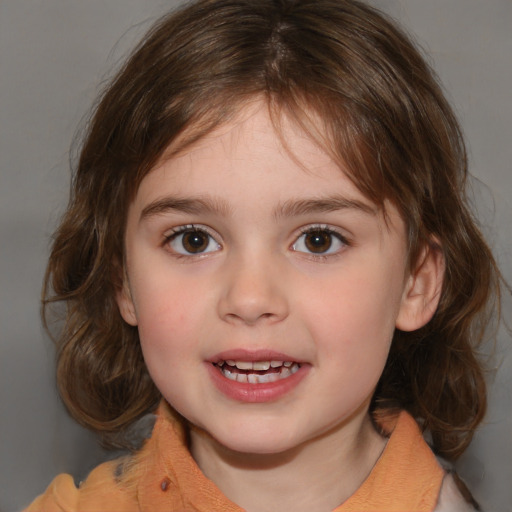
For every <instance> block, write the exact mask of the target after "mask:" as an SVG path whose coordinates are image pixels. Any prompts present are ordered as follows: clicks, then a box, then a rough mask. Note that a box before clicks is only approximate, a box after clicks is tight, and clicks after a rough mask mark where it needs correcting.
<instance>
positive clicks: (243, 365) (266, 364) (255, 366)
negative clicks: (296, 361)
mask: <svg viewBox="0 0 512 512" xmlns="http://www.w3.org/2000/svg"><path fill="white" fill-rule="evenodd" d="M223 363H226V364H227V365H229V366H236V367H237V368H238V369H239V370H263V371H265V370H268V369H269V368H270V367H272V368H279V367H280V366H285V367H286V368H289V367H290V366H291V365H292V364H293V363H292V361H233V360H231V359H228V360H227V361H219V362H218V363H217V364H218V365H219V366H222V364H223Z"/></svg>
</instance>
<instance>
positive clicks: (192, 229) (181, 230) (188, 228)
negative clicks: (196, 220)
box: [162, 224, 221, 258]
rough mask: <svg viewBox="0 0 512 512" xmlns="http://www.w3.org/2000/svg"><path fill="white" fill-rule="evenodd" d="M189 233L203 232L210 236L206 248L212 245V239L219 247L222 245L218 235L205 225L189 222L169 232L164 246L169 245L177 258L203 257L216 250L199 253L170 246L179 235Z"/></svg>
mask: <svg viewBox="0 0 512 512" xmlns="http://www.w3.org/2000/svg"><path fill="white" fill-rule="evenodd" d="M187 233H202V234H204V235H206V236H207V237H208V239H209V240H208V245H207V247H206V248H208V247H209V246H210V244H211V243H212V241H213V242H214V243H215V244H216V245H217V249H219V248H220V247H221V245H220V244H219V242H217V236H216V235H214V234H213V233H211V232H210V230H208V229H207V228H206V227H204V226H196V225H195V224H187V225H184V226H178V227H177V228H174V229H173V230H172V231H171V233H169V234H168V235H166V236H165V237H164V241H163V244H162V245H163V246H165V247H169V250H170V251H171V252H172V253H173V256H175V257H177V258H190V257H201V256H204V255H206V254H209V253H210V252H214V251H211V250H210V251H206V252H205V251H204V250H203V251H201V252H197V253H194V252H188V251H187V250H186V249H185V251H186V252H179V251H177V250H176V249H173V248H172V247H170V244H171V243H172V242H173V241H175V240H176V239H177V238H178V237H180V236H181V235H185V234H187Z"/></svg>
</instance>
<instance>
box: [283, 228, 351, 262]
mask: <svg viewBox="0 0 512 512" xmlns="http://www.w3.org/2000/svg"><path fill="white" fill-rule="evenodd" d="M315 233H318V234H322V235H328V236H329V237H330V243H329V247H328V248H327V250H326V251H324V252H319V253H315V252H312V251H309V252H307V251H297V252H301V253H304V254H306V255H307V256H308V257H309V258H313V259H319V260H324V261H325V260H327V259H328V258H333V257H336V256H338V255H339V254H340V252H341V251H343V249H344V247H350V246H351V243H350V241H349V240H348V239H347V238H346V237H345V236H343V235H342V234H341V233H340V232H338V231H337V230H335V229H333V228H331V227H330V226H326V225H322V224H319V225H313V226H307V227H304V228H302V229H301V230H300V235H299V236H298V237H297V238H296V240H295V242H294V243H293V244H292V246H291V247H292V249H293V250H297V249H295V247H296V246H297V245H298V244H299V242H300V239H301V238H302V237H304V236H306V235H312V234H315ZM333 239H335V240H337V241H338V242H339V243H340V244H341V245H342V247H339V248H338V249H337V250H335V251H333V252H327V251H329V250H331V247H332V243H333Z"/></svg>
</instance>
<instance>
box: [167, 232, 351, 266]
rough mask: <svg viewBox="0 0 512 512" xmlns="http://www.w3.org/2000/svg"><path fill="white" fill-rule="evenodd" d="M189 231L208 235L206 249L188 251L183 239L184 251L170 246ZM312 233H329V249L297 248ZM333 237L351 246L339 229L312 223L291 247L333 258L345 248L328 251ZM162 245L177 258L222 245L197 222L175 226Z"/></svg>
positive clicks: (197, 254)
mask: <svg viewBox="0 0 512 512" xmlns="http://www.w3.org/2000/svg"><path fill="white" fill-rule="evenodd" d="M187 233H202V234H204V235H206V237H208V238H207V242H206V243H207V245H206V247H205V248H204V249H202V248H201V247H200V248H199V249H201V250H200V251H198V252H192V251H188V250H187V249H186V248H184V247H183V241H182V244H181V245H182V247H183V248H184V252H180V251H178V250H176V249H175V248H172V247H170V244H171V243H172V242H173V241H175V240H176V239H177V238H178V237H180V236H182V235H185V234H187ZM312 234H319V235H327V236H328V237H329V240H328V243H329V246H328V247H327V249H326V250H325V251H324V252H318V253H316V252H314V251H313V250H298V249H297V246H299V245H300V244H301V239H302V238H303V237H305V236H307V235H312ZM333 239H335V240H337V241H338V242H339V244H341V245H342V246H343V247H349V246H350V245H351V244H350V242H349V240H347V238H346V237H345V236H343V235H342V234H341V233H339V232H338V231H336V230H334V229H332V228H331V227H329V226H326V225H320V224H319V225H310V226H307V227H304V228H301V230H300V234H299V236H298V237H297V238H295V241H294V242H293V244H292V245H291V246H290V248H291V249H292V250H293V251H296V252H299V253H302V254H305V255H307V256H308V257H309V258H312V259H317V260H326V259H327V258H332V257H336V256H338V255H339V253H340V252H341V251H342V250H343V247H339V248H337V249H336V250H335V251H333V252H328V251H330V250H331V248H332V243H333ZM212 242H213V243H215V244H216V247H215V248H214V250H208V251H207V250H206V249H208V248H209V247H210V245H211V244H212ZM162 245H163V246H165V247H168V250H169V251H170V252H172V253H173V256H175V257H177V258H190V257H201V256H205V255H207V254H209V253H210V252H216V251H217V250H219V249H220V248H221V245H220V244H219V242H217V235H216V234H215V235H214V234H213V233H212V232H211V231H210V230H209V229H207V228H206V227H204V226H197V225H195V224H187V225H184V226H178V227H176V228H174V229H173V230H172V231H171V233H170V234H168V235H166V236H165V237H164V241H163V244H162Z"/></svg>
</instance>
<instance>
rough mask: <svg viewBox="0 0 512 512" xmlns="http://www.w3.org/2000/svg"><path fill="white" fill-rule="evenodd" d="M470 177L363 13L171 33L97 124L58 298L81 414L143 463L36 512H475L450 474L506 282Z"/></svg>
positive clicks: (65, 488)
mask: <svg viewBox="0 0 512 512" xmlns="http://www.w3.org/2000/svg"><path fill="white" fill-rule="evenodd" d="M465 179H466V155H465V149H464V145H463V142H462V138H461V134H460V129H459V126H458V124H457V122H456V120H455V118H454V115H453V113H452V111H451V109H450V107H449V106H448V104H447V102H446V100H445V99H444V97H443V95H442V93H441V90H440V88H439V86H438V84H437V82H436V80H435V79H434V77H433V73H432V71H431V70H430V69H429V68H428V66H427V65H426V63H425V62H424V60H423V59H422V57H421V56H420V55H419V53H418V51H417V50H416V49H415V48H414V47H413V45H412V44H411V42H410V41H409V40H408V39H407V37H406V36H404V34H403V33H402V32H401V31H400V30H399V29H397V27H395V26H394V25H393V23H392V22H390V21H389V20H388V19H386V17H385V16H383V15H382V14H381V13H379V12H377V11H375V10H374V9H372V8H370V7H368V6H366V5H365V4H362V3H360V2H357V1H355V0H295V1H293V0H258V1H253V0H199V1H197V2H195V3H191V4H189V5H188V6H186V7H184V8H182V9H181V10H179V11H177V12H175V13H173V14H171V15H169V16H168V17H166V18H164V19H162V20H161V21H160V22H159V23H158V24H157V25H156V26H155V27H154V28H153V29H152V30H151V31H150V32H149V34H148V35H147V37H146V38H145V39H144V41H143V42H142V43H141V45H140V46H139V48H138V49H137V50H136V51H135V53H134V54H133V55H132V57H131V58H130V59H129V60H128V62H127V63H126V65H125V66H124V67H123V69H122V70H121V71H120V72H119V74H118V76H117V77H116V78H115V79H114V81H113V82H112V84H111V85H110V86H109V88H108V89H107V90H106V92H105V94H104V95H103V97H102V99H101V101H100V103H99V104H98V107H97V109H96V112H95V115H94V117H93V119H92V121H91V124H90V127H89V131H88V134H87V138H86V140H85V143H84V145H83V149H82V153H81V158H80V162H79V165H78V169H77V172H76V175H75V177H74V181H73V189H72V197H71V200H70V203H69V206H68V210H67V212H66V214H65V216H64V218H63V220H62V223H61V226H60V227H59V229H58V231H57V233H56V237H55V242H54V246H53V251H52V254H51V257H50V263H49V266H48V271H47V278H46V286H45V300H44V305H45V310H44V311H45V315H46V316H45V318H46V319H47V321H48V320H49V317H50V316H51V308H50V306H51V305H53V304H59V303H64V304H65V306H66V318H65V322H64V324H63V327H62V331H61V332H60V334H59V335H58V337H57V339H56V343H57V348H58V381H59V385H60V390H61V394H62V396H63V398H64V400H65V402H66V404H67V406H68V408H69V410H70V412H71V413H72V415H73V416H74V417H75V418H76V419H77V420H78V421H79V422H80V423H82V424H83V425H85V426H87V427H89V428H91V429H93V430H95V431H97V432H99V433H100V434H101V435H102V436H103V439H104V441H105V442H106V443H107V444H110V445H111V446H116V447H124V448H128V449H131V451H130V453H129V455H126V456H124V457H121V458H118V459H116V460H114V461H110V462H107V463H104V464H102V465H100V466H99V467H97V468H96V469H95V470H93V471H92V473H91V474H90V475H89V476H88V478H87V479H86V480H85V481H84V482H82V483H81V484H80V485H79V486H78V487H76V486H75V484H74V483H73V480H72V478H71V477H70V476H69V475H60V476H58V477H57V478H56V479H55V480H54V481H53V483H52V484H51V485H50V486H49V488H48V489H47V491H46V492H45V494H44V495H42V496H40V497H39V498H37V499H36V500H35V501H34V502H33V504H32V505H31V506H30V507H29V508H28V510H30V511H55V510H59V511H60V510H62V511H64V510H65V511H138V510H142V511H151V512H155V511H169V510H170V511H180V512H181V511H202V512H207V511H208V512H211V511H213V510H219V511H241V510H247V511H249V512H260V511H275V510H276V509H281V510H286V511H288V510H293V511H306V510H307V511H309V512H311V511H319V512H322V511H331V510H336V511H339V512H342V511H375V510H379V511H432V510H436V511H446V510H450V511H451V510H473V509H474V508H477V505H476V504H475V503H474V502H473V501H472V498H471V495H470V494H469V493H468V492H467V491H466V489H465V487H464V486H463V484H462V483H461V482H460V481H459V480H458V478H457V477H456V475H454V474H453V473H452V472H450V470H449V469H446V467H448V466H447V463H445V462H444V461H448V462H450V461H454V460H455V459H457V457H458V456H460V455H461V454H462V453H463V452H464V450H465V449H466V447H467V446H468V444H469V443H470V441H471V437H472V435H473V433H474V432H475V429H476V427H477V425H478V424H479V423H480V421H481V420H482V418H483V415H484V413H485V407H486V393H485V383H484V379H483V372H482V368H481V366H480V364H479V362H478V360H477V358H476V355H475V350H476V347H477V345H478V343H479V342H480V341H482V339H483V338H484V335H485V327H486V325H487V322H488V319H489V314H488V313H489V311H490V310H491V309H492V308H493V306H494V305H496V302H499V280H500V276H499V272H498V270H497V268H496V265H495V263H494V260H493V257H492V254H491V253H490V251H489V249H488V247H487V245H486V244H485V242H484V241H483V239H482V237H481V235H480V233H479V231H478V229H477V227H476V226H475V223H474V221H473V219H472V216H471V214H470V213H469V211H468V209H467V206H466V204H465V195H464V185H465ZM148 415H149V416H148ZM148 418H149V419H153V420H154V425H153V422H150V425H149V428H148V429H147V430H148V432H142V433H141V432H140V430H141V429H140V427H141V425H142V424H146V423H147V420H148ZM136 432H138V434H135V433H136ZM422 432H423V433H424V434H425V435H426V436H427V437H428V439H429V440H430V447H429V445H427V443H426V441H425V440H424V438H423V436H422ZM146 434H147V437H148V439H144V437H146ZM137 435H138V438H139V439H138V441H139V442H138V446H136V447H134V444H137V439H135V438H136V437H137ZM434 454H435V455H434ZM436 455H437V456H438V457H436Z"/></svg>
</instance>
